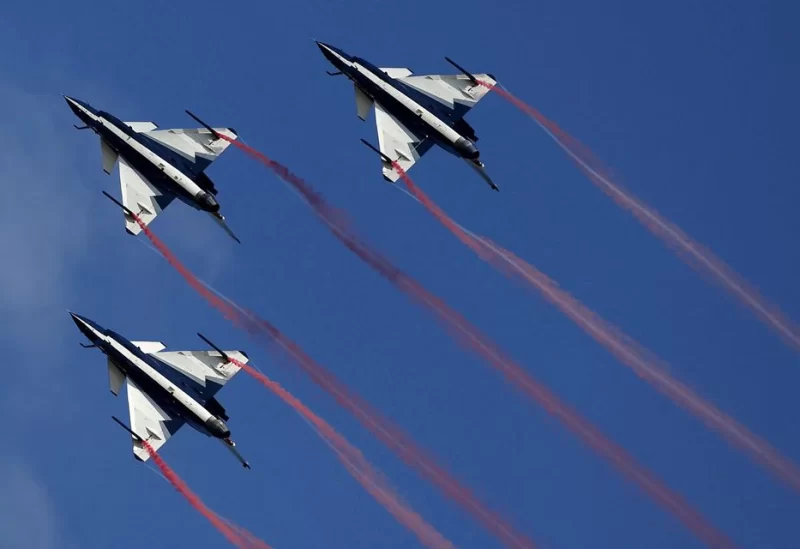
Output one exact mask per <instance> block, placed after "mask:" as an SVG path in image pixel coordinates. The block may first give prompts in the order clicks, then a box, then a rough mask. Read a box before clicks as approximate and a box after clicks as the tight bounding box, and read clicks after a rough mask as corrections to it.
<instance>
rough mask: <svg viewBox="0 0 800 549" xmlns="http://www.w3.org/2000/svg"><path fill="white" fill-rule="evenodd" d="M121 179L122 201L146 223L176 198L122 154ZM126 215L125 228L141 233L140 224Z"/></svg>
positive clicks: (120, 160) (120, 162)
mask: <svg viewBox="0 0 800 549" xmlns="http://www.w3.org/2000/svg"><path fill="white" fill-rule="evenodd" d="M119 181H120V186H121V187H122V203H123V204H124V205H125V207H126V208H128V209H129V210H131V211H132V212H133V213H135V214H136V215H137V216H139V219H141V220H142V222H143V223H144V224H145V225H149V224H150V223H151V222H152V221H153V220H154V219H155V218H156V217H157V216H158V214H160V213H161V212H162V210H163V209H164V208H166V207H167V206H168V205H169V203H170V202H172V200H173V199H174V198H175V197H174V196H172V195H165V194H162V193H161V191H159V190H158V189H157V188H156V187H155V186H154V185H153V184H152V183H150V182H149V181H148V180H147V179H146V178H145V177H144V176H143V175H142V174H140V173H139V172H138V171H136V170H135V169H134V168H132V167H131V166H130V164H128V163H127V162H126V161H125V158H123V157H122V156H120V157H119ZM124 216H125V229H126V230H127V231H128V232H129V233H131V234H134V235H136V234H139V233H140V232H141V231H142V228H141V227H140V226H139V224H138V223H137V222H136V221H135V220H134V219H133V217H131V216H130V215H128V214H127V213H124Z"/></svg>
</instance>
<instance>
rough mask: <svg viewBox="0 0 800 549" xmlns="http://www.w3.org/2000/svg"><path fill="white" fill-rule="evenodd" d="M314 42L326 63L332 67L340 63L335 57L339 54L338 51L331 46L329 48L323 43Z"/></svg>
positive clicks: (338, 58)
mask: <svg viewBox="0 0 800 549" xmlns="http://www.w3.org/2000/svg"><path fill="white" fill-rule="evenodd" d="M314 42H316V43H317V47H318V48H319V49H320V51H321V52H322V55H324V56H325V58H326V59H327V60H328V61H330V62H331V63H333V64H334V65H336V64H338V63H340V62H341V59H340V57H339V55H337V54H338V53H339V50H338V49H336V48H334V47H333V46H329V45H328V44H326V43H324V42H320V41H319V40H314Z"/></svg>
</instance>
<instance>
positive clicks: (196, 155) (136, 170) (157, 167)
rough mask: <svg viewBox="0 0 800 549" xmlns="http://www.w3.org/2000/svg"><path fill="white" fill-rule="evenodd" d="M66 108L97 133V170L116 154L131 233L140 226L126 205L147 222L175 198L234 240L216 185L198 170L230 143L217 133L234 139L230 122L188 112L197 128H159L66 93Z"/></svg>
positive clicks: (106, 166)
mask: <svg viewBox="0 0 800 549" xmlns="http://www.w3.org/2000/svg"><path fill="white" fill-rule="evenodd" d="M64 98H65V99H66V100H67V104H68V105H69V107H70V108H71V109H72V112H74V113H75V115H76V116H77V117H78V118H80V119H81V121H82V122H83V123H84V126H82V127H79V126H75V128H77V129H79V130H85V129H91V130H93V131H94V132H95V133H96V134H97V135H99V136H100V152H101V154H102V158H103V171H104V172H106V173H107V174H109V175H110V174H111V171H112V170H113V169H114V165H115V164H116V163H117V160H119V178H120V183H121V184H122V203H123V204H124V205H125V206H126V207H127V208H128V211H126V212H125V214H124V215H125V229H126V230H127V231H128V233H130V234H132V235H137V234H139V233H140V232H141V230H142V229H141V227H140V226H139V224H138V223H136V221H135V220H134V219H133V216H131V215H130V213H129V212H130V211H133V212H134V213H136V215H137V216H138V217H139V218H140V219H141V220H142V221H143V222H144V224H145V225H148V224H150V222H151V221H153V219H155V218H156V216H157V215H158V214H160V213H161V211H162V210H163V209H164V208H166V207H167V206H168V205H169V204H170V202H172V201H173V200H174V199H175V198H178V199H179V200H181V201H182V202H184V203H186V204H188V205H189V206H191V207H192V208H195V209H197V210H201V211H204V212H208V213H209V215H211V217H212V218H213V219H214V220H215V221H216V222H217V223H218V224H219V225H220V226H221V227H222V228H223V229H224V230H225V232H227V233H228V234H229V235H230V236H231V238H233V239H234V240H236V241H237V242H239V239H238V238H236V235H234V234H233V232H232V231H231V230H230V228H228V226H227V224H226V223H225V217H223V216H222V214H220V212H219V202H217V199H216V195H217V189H216V187H214V183H213V182H212V181H211V179H209V177H208V176H207V175H206V174H205V172H204V170H205V169H206V168H208V166H210V165H211V163H212V162H213V161H214V160H216V159H217V158H219V156H220V155H221V154H222V153H223V152H224V151H225V149H227V148H228V146H229V145H230V144H231V143H230V141H228V140H226V139H222V137H221V136H222V135H225V136H226V137H228V138H231V139H234V140H235V139H236V138H237V137H238V136H237V134H236V130H234V129H233V128H212V127H210V126H209V125H208V124H206V123H205V122H203V121H202V120H200V119H199V118H197V117H196V116H195V115H193V114H192V113H191V112H189V111H186V113H187V114H188V115H189V116H191V117H192V118H194V119H195V121H197V122H198V123H199V124H200V125H202V126H203V127H202V128H199V129H189V130H185V129H172V130H159V129H157V128H158V126H156V125H155V124H154V123H152V122H123V121H121V120H120V119H118V118H117V117H115V116H114V115H112V114H109V113H108V112H105V111H100V110H97V109H95V108H94V107H92V106H91V105H89V104H88V103H85V102H83V101H80V100H78V99H75V98H72V97H67V96H66V95H65V96H64Z"/></svg>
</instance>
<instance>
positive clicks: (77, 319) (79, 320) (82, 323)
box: [67, 309, 88, 330]
mask: <svg viewBox="0 0 800 549" xmlns="http://www.w3.org/2000/svg"><path fill="white" fill-rule="evenodd" d="M67 312H68V313H69V316H71V317H72V321H73V322H74V323H75V324H76V325H77V326H78V328H80V329H81V330H83V329H84V328H85V327H86V326H87V324H88V322H87V320H88V319H86V318H83V317H82V316H81V315H79V314H76V313H73V312H72V311H70V310H69V309H67Z"/></svg>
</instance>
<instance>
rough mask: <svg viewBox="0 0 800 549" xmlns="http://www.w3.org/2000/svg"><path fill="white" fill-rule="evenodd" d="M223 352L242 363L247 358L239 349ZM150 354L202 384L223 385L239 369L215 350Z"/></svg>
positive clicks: (245, 361) (239, 368) (245, 362)
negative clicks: (208, 382) (209, 382)
mask: <svg viewBox="0 0 800 549" xmlns="http://www.w3.org/2000/svg"><path fill="white" fill-rule="evenodd" d="M225 353H226V354H227V355H228V356H229V357H231V358H233V359H234V360H237V361H239V362H241V363H243V364H247V361H248V360H249V359H248V358H247V357H246V356H245V355H244V354H243V353H242V352H240V351H225ZM150 354H152V355H153V356H154V357H156V358H158V359H159V360H161V361H162V362H164V363H166V364H167V365H168V366H170V367H172V368H174V369H175V370H177V371H179V372H180V373H182V374H183V375H185V376H186V377H188V378H190V379H192V380H194V381H196V382H197V383H199V384H200V385H203V386H206V382H207V381H212V382H214V383H216V384H217V385H220V386H222V385H225V384H226V383H227V382H228V381H230V380H231V378H233V376H235V375H236V374H237V373H239V371H240V370H241V367H240V366H238V365H236V364H234V363H233V362H228V361H227V360H225V359H224V358H222V355H221V354H220V353H219V352H217V351H164V352H154V353H150Z"/></svg>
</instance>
